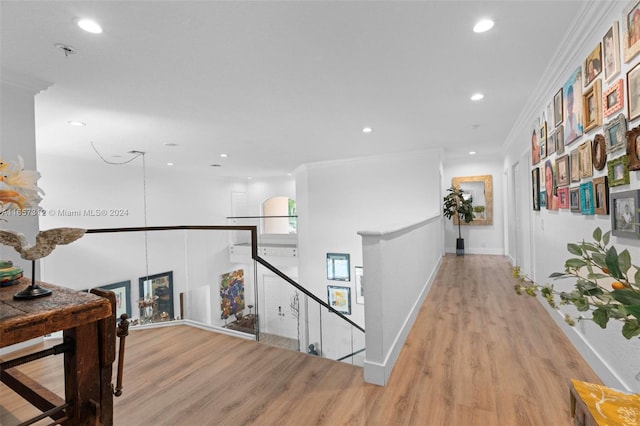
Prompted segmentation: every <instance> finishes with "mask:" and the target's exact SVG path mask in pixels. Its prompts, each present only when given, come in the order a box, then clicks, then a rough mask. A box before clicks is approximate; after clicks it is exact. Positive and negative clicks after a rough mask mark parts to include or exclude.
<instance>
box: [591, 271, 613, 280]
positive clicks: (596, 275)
mask: <svg viewBox="0 0 640 426" xmlns="http://www.w3.org/2000/svg"><path fill="white" fill-rule="evenodd" d="M587 278H589V279H590V280H601V279H603V278H609V275H605V274H601V273H599V272H592V273H590V274H589V275H587Z"/></svg>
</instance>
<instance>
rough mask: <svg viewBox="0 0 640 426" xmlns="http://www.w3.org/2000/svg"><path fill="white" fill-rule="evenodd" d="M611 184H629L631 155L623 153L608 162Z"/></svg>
mask: <svg viewBox="0 0 640 426" xmlns="http://www.w3.org/2000/svg"><path fill="white" fill-rule="evenodd" d="M607 171H608V175H609V186H612V187H613V186H618V185H627V184H628V183H629V157H627V156H626V155H623V156H622V157H618V158H616V159H613V160H611V161H609V162H608V163H607Z"/></svg>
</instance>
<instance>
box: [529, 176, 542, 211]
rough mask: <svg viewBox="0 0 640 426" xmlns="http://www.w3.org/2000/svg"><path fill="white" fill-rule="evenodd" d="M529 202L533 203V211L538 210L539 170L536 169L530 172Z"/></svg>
mask: <svg viewBox="0 0 640 426" xmlns="http://www.w3.org/2000/svg"><path fill="white" fill-rule="evenodd" d="M531 190H532V194H531V200H532V201H533V210H540V168H539V167H536V168H534V169H533V170H531Z"/></svg>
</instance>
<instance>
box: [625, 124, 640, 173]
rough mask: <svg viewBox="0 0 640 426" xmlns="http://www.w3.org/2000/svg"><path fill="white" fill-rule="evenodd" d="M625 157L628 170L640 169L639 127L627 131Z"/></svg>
mask: <svg viewBox="0 0 640 426" xmlns="http://www.w3.org/2000/svg"><path fill="white" fill-rule="evenodd" d="M627 157H629V170H640V127H634V128H633V129H631V130H629V131H628V132H627Z"/></svg>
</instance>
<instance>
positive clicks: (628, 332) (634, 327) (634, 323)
mask: <svg viewBox="0 0 640 426" xmlns="http://www.w3.org/2000/svg"><path fill="white" fill-rule="evenodd" d="M622 335H623V336H624V337H626V338H627V339H631V338H632V337H635V336H637V335H640V324H639V323H638V320H627V321H625V322H624V325H623V326H622Z"/></svg>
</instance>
